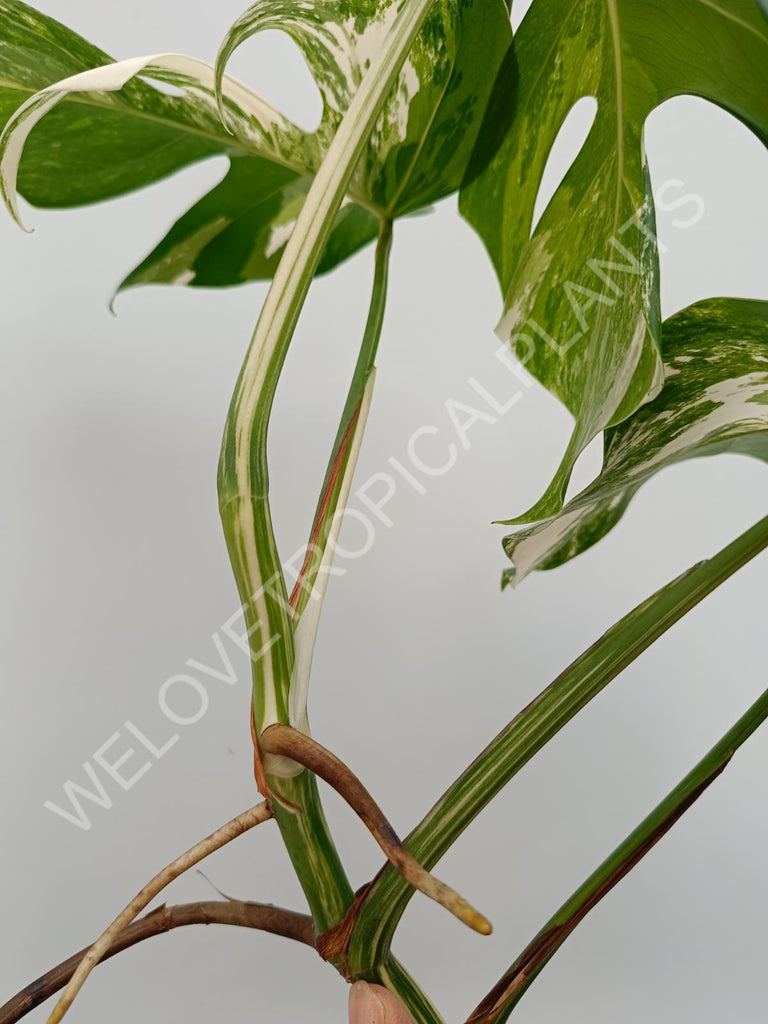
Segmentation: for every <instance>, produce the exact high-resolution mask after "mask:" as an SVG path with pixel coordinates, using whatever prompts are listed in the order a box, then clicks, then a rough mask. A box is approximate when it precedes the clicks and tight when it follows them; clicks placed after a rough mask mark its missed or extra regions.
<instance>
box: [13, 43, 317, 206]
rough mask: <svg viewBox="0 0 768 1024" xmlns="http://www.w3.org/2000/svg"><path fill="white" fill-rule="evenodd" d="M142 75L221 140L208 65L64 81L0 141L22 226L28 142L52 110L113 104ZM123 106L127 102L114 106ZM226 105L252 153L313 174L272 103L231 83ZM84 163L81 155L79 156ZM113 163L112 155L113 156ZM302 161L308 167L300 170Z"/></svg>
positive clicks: (178, 64) (170, 58) (43, 93)
mask: <svg viewBox="0 0 768 1024" xmlns="http://www.w3.org/2000/svg"><path fill="white" fill-rule="evenodd" d="M138 75H148V76H150V77H153V78H156V79H158V80H162V81H163V82H166V83H167V84H169V85H172V86H173V87H174V88H177V89H180V90H181V91H182V92H183V94H184V102H183V103H181V104H179V105H178V106H179V110H180V111H183V115H184V122H183V123H184V124H185V126H186V128H187V130H195V131H197V132H198V133H200V132H204V131H209V132H211V133H213V132H214V128H215V131H216V133H217V134H218V135H219V136H221V135H223V133H224V129H223V128H222V127H221V126H218V127H215V126H217V125H218V110H217V104H216V100H215V94H214V88H213V85H214V72H213V68H212V67H211V66H210V65H208V64H206V63H205V62H204V61H199V60H196V59H195V58H194V57H186V56H184V55H182V54H173V53H170V54H169V53H165V54H155V55H152V56H148V57H134V58H131V59H130V60H124V61H118V62H116V63H112V64H107V65H105V66H103V67H98V68H92V69H90V70H88V71H82V72H79V73H78V74H75V75H72V76H70V77H69V78H65V79H63V80H62V81H60V82H57V83H55V84H54V85H50V86H47V87H46V88H45V89H41V90H40V91H39V92H37V93H35V94H34V95H33V96H31V97H30V98H29V99H27V100H26V102H25V103H23V104H22V106H21V107H19V109H18V110H17V111H16V112H15V113H14V114H13V116H12V117H11V118H10V120H9V121H8V123H7V124H6V126H5V128H4V130H3V134H2V137H0V190H2V194H3V198H4V199H5V202H6V204H7V205H8V207H9V209H10V210H11V212H12V214H13V216H14V217H15V219H16V220H18V221H19V223H20V218H19V212H18V204H17V178H18V172H19V165H20V163H21V158H22V154H23V152H24V146H25V143H26V140H27V138H28V136H29V134H30V132H31V131H32V129H33V128H34V127H35V125H36V124H37V123H38V121H40V120H41V119H42V118H43V117H44V116H45V115H46V114H47V113H48V112H49V111H51V110H52V109H53V108H54V107H55V106H57V105H58V104H59V103H61V101H62V100H64V99H67V98H68V97H71V96H83V95H84V96H87V97H91V96H93V95H96V96H98V97H99V99H100V101H103V102H110V101H111V98H112V97H113V96H114V95H115V94H119V93H120V91H121V90H122V89H123V87H124V86H125V85H127V84H128V83H129V82H131V80H132V79H135V78H136V77H137V76H138ZM115 102H116V104H118V105H120V104H122V103H123V102H124V98H123V97H119V96H118V99H117V100H116V101H115ZM223 102H224V104H225V106H226V109H227V116H228V118H229V119H230V121H231V122H235V123H237V125H238V139H239V140H240V142H241V145H242V146H245V147H248V148H249V149H250V151H252V152H254V153H257V154H259V155H263V156H267V157H269V158H270V159H272V160H274V161H276V162H278V163H281V164H283V165H285V166H288V167H291V168H292V169H293V170H301V171H306V170H308V169H309V166H310V162H309V160H308V153H307V147H306V145H305V143H304V140H303V137H302V134H301V133H300V132H299V129H297V128H295V127H294V126H292V125H291V124H290V122H288V121H286V120H285V119H284V118H282V117H281V115H279V114H278V113H277V112H276V111H274V110H273V109H272V108H271V107H270V106H269V105H268V104H266V103H264V101H263V100H262V99H261V98H260V97H259V96H257V95H256V94H255V93H253V92H251V91H250V89H248V88H247V87H246V86H244V85H241V83H239V82H238V81H236V80H235V79H232V78H227V79H225V81H224V92H223ZM80 157H81V159H82V154H80ZM113 159H114V156H113ZM302 161H304V166H302Z"/></svg>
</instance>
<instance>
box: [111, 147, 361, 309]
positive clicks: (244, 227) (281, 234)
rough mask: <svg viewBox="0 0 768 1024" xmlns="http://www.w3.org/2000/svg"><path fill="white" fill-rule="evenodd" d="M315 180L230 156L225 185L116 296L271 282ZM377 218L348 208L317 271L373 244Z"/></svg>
mask: <svg viewBox="0 0 768 1024" xmlns="http://www.w3.org/2000/svg"><path fill="white" fill-rule="evenodd" d="M310 184H311V179H310V178H308V177H305V176H302V175H298V174H296V173H295V172H294V171H291V170H290V169H288V168H286V167H283V166H281V165H279V164H275V163H272V162H270V161H268V160H265V159H262V158H260V157H254V156H247V157H244V156H233V157H232V158H231V159H230V167H229V170H228V171H227V174H226V176H225V177H224V179H223V180H222V181H221V182H220V183H219V184H218V185H217V186H215V187H214V188H213V189H212V190H211V191H210V192H208V193H207V194H206V195H205V196H203V198H202V199H200V200H199V201H198V202H197V203H196V204H195V205H194V206H193V207H191V209H189V210H188V211H187V212H186V213H185V214H183V215H182V216H181V217H180V218H179V220H178V221H177V222H176V223H175V224H174V225H173V227H172V228H171V229H170V231H169V232H168V234H167V235H166V236H165V237H164V238H163V239H162V240H161V241H160V242H159V244H158V245H157V246H156V247H155V248H154V249H153V251H152V252H151V253H150V254H149V255H148V256H147V257H146V258H145V259H144V260H143V261H142V262H141V263H140V264H139V265H138V266H137V267H136V268H135V269H134V270H132V271H131V273H130V274H129V275H128V276H127V277H126V278H125V280H124V281H123V282H122V284H121V285H120V287H119V289H118V292H121V291H124V290H126V289H128V288H133V287H136V286H137V285H144V284H168V285H187V286H190V287H206V288H211V287H225V286H229V285H236V284H241V283H242V282H244V281H264V280H269V279H271V277H272V275H273V274H274V272H275V270H276V269H277V266H278V263H279V262H280V257H281V256H282V253H283V250H284V248H285V245H286V242H287V241H288V238H289V237H290V233H291V231H292V230H293V226H294V224H295V223H296V218H297V217H298V215H299V211H300V210H301V207H302V205H303V203H304V200H305V199H306V196H307V192H308V191H309V187H310ZM378 224H379V222H378V220H377V218H376V217H375V216H374V215H373V214H372V213H370V212H369V211H368V210H364V209H362V208H361V207H359V206H356V205H354V204H352V203H348V204H347V205H346V206H344V207H342V209H341V210H340V211H339V213H338V215H337V217H336V223H335V225H334V228H333V230H332V232H331V235H330V237H329V239H328V243H327V245H326V249H325V253H324V255H323V258H322V260H321V262H320V266H319V268H318V272H319V273H326V272H328V271H330V270H332V269H333V268H334V267H336V266H338V264H339V263H342V262H343V261H344V260H346V259H348V258H349V257H350V256H352V255H354V253H356V252H357V251H359V250H360V249H361V248H363V247H364V246H366V245H368V244H369V243H370V242H372V241H373V240H374V239H375V238H376V235H377V233H378Z"/></svg>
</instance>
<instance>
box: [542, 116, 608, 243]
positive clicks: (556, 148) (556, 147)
mask: <svg viewBox="0 0 768 1024" xmlns="http://www.w3.org/2000/svg"><path fill="white" fill-rule="evenodd" d="M596 116H597V100H596V99H595V98H594V96H582V97H581V99H580V100H577V101H576V102H575V103H574V105H573V106H572V107H571V109H570V110H569V111H568V113H567V114H566V116H565V120H564V121H563V123H562V125H561V126H560V131H559V132H558V133H557V138H556V139H555V141H554V142H553V143H552V149H551V150H550V151H549V156H548V157H547V163H546V166H545V167H544V173H543V174H542V176H541V184H540V185H539V191H538V195H537V196H536V202H535V203H534V207H533V222H532V224H531V235H533V232H534V231H535V230H536V227H537V225H538V223H539V221H540V220H541V216H542V214H543V213H544V211H545V210H546V208H547V207H548V206H549V203H550V201H551V199H552V197H553V196H554V194H555V192H557V190H558V188H560V185H561V184H562V181H563V178H564V177H565V176H566V174H567V173H568V171H569V170H570V168H571V166H572V165H573V162H574V160H575V159H576V157H577V156H578V155H579V153H580V152H581V150H582V149H583V147H584V143H585V142H586V141H587V137H588V136H589V133H590V132H591V130H592V125H593V124H594V123H595V117H596Z"/></svg>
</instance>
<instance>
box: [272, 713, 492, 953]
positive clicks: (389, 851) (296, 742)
mask: <svg viewBox="0 0 768 1024" xmlns="http://www.w3.org/2000/svg"><path fill="white" fill-rule="evenodd" d="M259 745H260V747H261V750H262V753H269V754H282V755H283V756H285V757H290V758H292V759H293V760H294V761H297V762H298V763H299V764H301V765H303V766H304V767H305V768H308V769H309V770H310V771H311V772H314V774H315V775H317V776H319V777H320V778H321V779H323V781H325V782H327V783H328V785H329V786H332V787H333V788H334V789H335V790H336V792H337V793H339V794H340V795H341V796H342V797H343V798H344V800H346V802H347V803H348V804H349V806H350V807H351V808H352V810H353V811H355V813H356V814H357V815H358V817H360V818H361V819H362V821H363V823H364V824H365V825H366V827H367V828H368V830H369V831H370V833H371V834H372V835H373V837H374V839H375V840H376V842H377V843H378V844H379V846H380V847H381V849H382V850H383V851H384V853H385V854H386V857H387V859H388V860H389V862H390V864H392V866H393V867H395V868H396V869H397V870H398V871H399V872H400V874H401V875H402V876H403V878H405V880H406V881H407V882H409V883H410V885H412V886H413V887H414V889H418V890H419V891H420V892H423V893H424V895H425V896H429V897H430V899H433V900H435V902H436V903H439V904H441V906H443V907H445V908H446V910H449V911H450V912H451V913H452V914H453V915H454V916H456V917H458V919H459V920H460V921H463V923H464V924H466V925H468V926H469V927H470V928H472V929H474V931H476V932H480V934H481V935H490V933H491V930H492V929H491V924H490V922H489V921H488V920H487V919H486V918H485V917H483V915H482V914H480V913H479V912H478V911H477V910H475V908H474V907H472V906H471V905H470V904H469V903H468V902H467V901H466V900H465V899H464V897H463V896H460V895H459V894H458V893H457V892H456V891H455V890H454V889H451V888H450V886H448V885H446V884H445V882H441V881H439V879H437V878H435V877H434V875H431V874H430V873H429V872H428V871H426V870H425V869H424V868H423V867H422V866H421V864H419V862H418V861H417V860H416V859H415V858H414V857H413V856H412V855H411V854H410V853H409V852H408V850H407V849H406V848H405V847H404V846H403V844H402V842H401V840H400V838H399V836H398V835H397V833H396V832H395V830H394V829H393V828H392V826H391V825H390V823H389V822H388V821H387V819H386V818H385V817H384V814H383V812H382V811H381V809H380V808H379V806H378V804H377V803H376V801H375V800H374V799H373V797H372V796H371V794H370V793H369V792H368V790H367V789H366V788H365V786H364V785H363V784H362V782H360V780H359V779H358V778H357V776H356V775H354V774H353V772H352V771H351V770H350V769H349V768H347V766H346V765H345V764H344V762H343V761H340V760H339V758H338V757H336V756H335V755H334V754H332V753H331V752H330V751H329V750H326V749H325V747H323V746H321V745H320V744H319V743H317V742H315V740H313V739H311V738H310V737H309V736H305V735H304V733H301V732H299V731H298V730H296V729H293V728H291V727H290V726H288V725H270V726H269V727H268V728H267V729H265V730H264V732H263V733H262V734H261V736H260V738H259Z"/></svg>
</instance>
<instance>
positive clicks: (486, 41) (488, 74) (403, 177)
mask: <svg viewBox="0 0 768 1024" xmlns="http://www.w3.org/2000/svg"><path fill="white" fill-rule="evenodd" d="M400 6H401V4H400V3H399V0H259V2H257V3H255V4H253V5H252V6H251V7H250V8H249V9H248V10H247V11H246V12H245V13H244V14H243V15H242V17H241V18H239V19H238V21H237V22H236V23H235V24H234V25H233V26H232V28H231V30H230V31H229V33H228V34H227V36H226V38H225V40H224V43H223V45H222V47H221V50H220V53H219V57H218V60H217V68H218V70H219V73H223V69H224V67H225V66H226V63H227V61H228V60H229V58H230V57H231V55H232V54H233V53H234V51H235V50H236V49H237V47H238V46H240V45H241V44H242V43H243V42H245V40H246V39H248V38H250V37H251V36H253V35H254V34H255V33H257V32H261V31H265V30H267V29H280V30H281V31H283V32H285V33H287V34H288V35H289V36H291V38H292V39H293V40H294V41H295V43H296V44H297V46H298V47H299V48H300V49H301V51H302V53H303V55H304V58H305V60H306V62H307V65H308V66H309V69H310V71H311V73H312V75H313V77H314V79H315V81H316V83H317V86H318V89H319V91H320V94H321V97H322V101H323V113H322V118H321V123H320V127H319V129H318V132H317V139H318V143H319V146H320V148H321V150H322V151H323V152H324V151H326V150H327V148H328V145H329V143H330V140H331V139H332V138H333V136H334V134H335V132H336V130H337V128H338V125H339V123H340V120H341V117H342V115H343V114H344V112H345V111H346V110H347V109H348V107H349V105H350V103H351V101H352V97H353V96H354V95H355V93H356V91H357V89H358V88H359V86H360V82H361V81H362V78H363V75H364V74H365V72H366V71H367V69H368V68H369V66H370V63H371V60H372V58H373V56H374V55H375V54H376V53H377V52H378V51H379V49H380V47H381V45H382V41H383V40H384V38H385V37H386V34H387V32H388V31H389V28H390V27H391V24H392V22H393V19H394V18H395V16H396V14H397V12H398V10H399V9H400ZM511 38H512V32H511V27H510V22H509V12H508V9H507V7H506V4H505V3H504V0H490V2H488V0H437V2H436V3H435V5H434V7H433V10H432V11H431V12H430V14H429V15H428V17H427V21H426V23H425V25H424V28H423V29H422V31H421V33H420V34H419V38H418V39H417V40H416V43H415V44H414V46H413V49H412V50H411V53H410V54H409V56H408V60H407V61H406V63H405V65H404V67H403V70H402V72H401V73H400V76H399V78H398V81H397V82H396V84H395V86H394V88H393V90H392V92H391V94H390V96H389V97H388V98H387V101H386V103H385V105H384V108H383V110H382V112H381V114H380V116H379V119H378V121H377V123H376V125H375V126H374V130H373V132H372V134H371V138H370V140H369V142H368V144H367V146H366V148H365V150H364V152H363V154H362V157H361V160H360V163H359V165H358V167H357V169H356V171H355V174H354V175H353V178H352V181H351V182H350V195H351V196H352V197H353V198H355V199H358V200H359V201H360V202H362V203H363V204H366V205H370V206H373V207H375V208H376V209H377V210H379V211H380V212H381V213H382V214H384V215H385V216H386V217H387V218H389V219H391V218H394V217H396V216H399V215H402V214H403V213H407V212H410V211H412V210H414V209H417V208H419V207H422V206H425V205H429V204H430V203H433V202H434V201H435V200H437V199H439V198H441V196H444V195H446V194H448V193H449V192H452V191H454V190H455V189H456V188H458V187H459V185H460V184H461V182H462V180H463V178H464V175H465V173H466V169H467V165H468V163H469V161H470V157H471V155H472V151H473V148H474V144H475V140H476V138H477V135H478V132H479V129H480V125H481V122H482V118H483V115H484V113H485V109H486V106H487V103H488V99H489V97H490V95H491V92H492V89H493V86H494V83H495V79H496V75H497V72H498V71H499V68H500V67H501V65H502V61H503V58H504V56H505V55H506V54H507V52H508V50H509V47H510V44H511ZM233 128H234V126H233Z"/></svg>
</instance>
